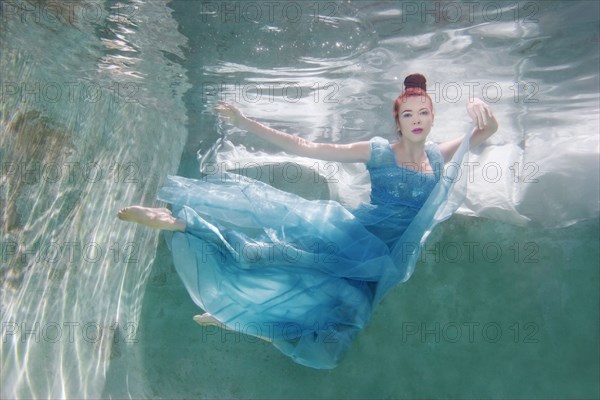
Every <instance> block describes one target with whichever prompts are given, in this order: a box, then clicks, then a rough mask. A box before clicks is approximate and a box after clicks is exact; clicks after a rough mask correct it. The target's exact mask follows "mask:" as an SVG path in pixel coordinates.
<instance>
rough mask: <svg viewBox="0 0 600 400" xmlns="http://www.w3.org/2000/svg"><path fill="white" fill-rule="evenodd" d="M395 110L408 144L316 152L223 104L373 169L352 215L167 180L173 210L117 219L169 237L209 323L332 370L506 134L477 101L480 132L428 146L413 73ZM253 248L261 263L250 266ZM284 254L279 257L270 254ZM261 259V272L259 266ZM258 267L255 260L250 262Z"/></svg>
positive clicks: (262, 189)
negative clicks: (465, 181)
mask: <svg viewBox="0 0 600 400" xmlns="http://www.w3.org/2000/svg"><path fill="white" fill-rule="evenodd" d="M404 85H405V90H404V91H403V92H402V94H401V95H400V96H399V97H398V98H397V99H396V101H395V103H394V108H393V112H394V119H395V123H396V127H397V130H398V135H399V140H398V141H397V142H395V143H392V144H390V143H389V142H388V141H387V140H385V139H383V138H381V137H374V138H372V139H371V140H369V141H362V142H356V143H350V144H330V143H314V142H311V141H307V140H305V139H302V138H300V137H297V136H294V135H290V134H287V133H284V132H281V131H278V130H275V129H272V128H269V127H267V126H264V125H262V124H260V123H258V122H256V121H253V120H251V119H249V118H247V117H246V116H244V115H243V114H242V113H241V112H240V110H238V109H237V108H236V107H234V106H232V105H230V104H227V103H225V102H219V104H220V106H219V107H218V108H216V111H217V112H218V113H219V115H220V116H221V118H223V119H225V120H227V121H228V122H229V123H231V124H233V125H234V126H236V127H238V128H240V129H243V130H246V131H248V132H251V133H253V134H255V135H256V136H258V137H260V138H263V139H265V140H267V141H269V142H271V143H273V144H275V145H277V146H279V147H280V148H281V149H283V150H284V151H286V152H289V153H294V154H296V155H299V156H303V157H309V158H315V159H320V160H325V161H337V162H348V163H365V164H366V167H367V170H368V171H369V174H370V177H371V201H370V203H369V204H362V205H361V206H359V207H358V208H356V209H353V210H348V209H346V208H344V207H343V206H342V205H340V204H339V203H337V202H335V201H314V200H312V201H311V200H306V199H303V198H301V197H299V196H297V195H294V194H291V193H287V192H283V191H281V190H278V189H275V188H273V187H271V186H269V185H267V184H264V183H262V182H259V181H255V180H252V179H240V178H239V177H238V176H236V177H235V178H233V177H232V178H231V179H224V178H223V177H219V178H211V177H207V178H205V179H202V180H193V179H186V178H182V177H176V176H169V177H168V181H167V183H166V186H165V187H163V188H162V189H161V190H160V192H159V194H158V198H159V199H160V200H163V201H165V202H167V203H170V204H171V205H172V208H173V210H172V212H171V211H169V210H168V209H166V208H158V209H157V208H146V207H140V206H131V207H127V208H124V209H122V210H121V211H120V212H119V215H118V216H119V218H120V219H122V220H126V221H132V222H137V223H140V224H144V225H146V226H149V227H152V228H157V229H163V230H167V231H172V232H171V233H170V234H169V235H168V236H169V237H168V239H167V241H168V243H169V247H170V249H171V252H172V255H173V261H174V264H175V268H176V269H177V272H178V273H179V275H180V277H181V278H182V280H183V282H184V285H185V286H186V288H187V290H188V292H189V294H190V295H191V297H192V299H193V300H194V302H195V303H196V304H197V305H198V306H199V307H201V308H202V309H203V310H204V311H205V312H206V313H205V314H203V315H198V316H196V317H194V319H195V320H196V321H197V322H198V323H200V324H206V325H217V326H220V327H222V328H225V329H232V330H237V331H243V332H244V333H249V332H252V334H253V335H254V336H257V337H260V338H262V339H265V340H268V341H270V342H271V343H272V344H273V345H274V346H276V347H277V348H278V349H279V350H281V351H282V352H283V353H284V354H286V355H288V356H290V357H291V358H292V359H293V360H294V361H295V362H297V363H300V364H302V365H306V366H309V367H313V368H334V367H335V366H336V365H337V364H338V363H339V362H340V360H341V359H342V357H343V356H344V354H345V353H346V351H347V350H348V348H349V347H350V346H351V343H352V341H353V339H354V337H355V336H356V334H357V333H358V332H359V331H360V330H361V329H363V328H364V327H365V325H366V324H367V322H368V320H369V318H370V316H371V313H372V311H373V308H374V307H375V306H376V305H377V304H378V303H379V301H380V300H381V299H382V298H383V296H384V295H385V294H386V293H387V291H388V290H389V289H391V288H392V287H393V286H395V285H396V284H398V283H399V282H404V281H406V280H407V279H408V278H409V277H410V275H411V274H412V272H413V270H414V266H415V263H416V261H417V258H418V256H419V251H420V245H422V244H423V242H424V241H425V239H426V237H427V236H428V234H429V232H430V231H431V229H432V228H433V227H434V226H435V225H436V224H437V223H438V222H440V221H441V220H443V219H445V218H447V217H448V216H449V215H450V214H451V212H453V211H454V209H455V208H456V207H458V204H455V205H454V209H452V210H451V211H450V212H449V213H446V215H445V216H442V217H440V214H439V211H440V210H441V209H444V207H446V209H447V208H448V204H447V203H448V201H447V200H448V195H449V192H450V190H451V189H452V186H453V179H446V177H444V176H443V173H444V169H443V166H444V164H445V163H448V162H449V161H450V160H452V162H453V163H454V162H456V163H457V164H458V165H460V161H461V160H462V158H463V155H464V154H465V153H466V152H467V151H468V149H469V146H476V145H478V144H480V143H481V142H483V141H485V140H486V139H487V138H488V137H490V136H491V135H492V134H493V133H494V132H496V130H497V129H498V123H497V121H496V119H495V118H494V116H493V114H492V111H491V110H490V108H489V107H488V106H487V105H486V104H485V103H483V102H482V101H481V100H479V99H474V100H472V101H470V102H468V104H467V112H468V114H469V116H470V117H471V118H472V119H473V122H474V123H475V127H474V128H473V131H472V133H470V134H467V135H464V136H462V137H459V138H457V139H454V140H451V141H448V142H445V143H442V144H439V145H436V144H433V143H431V142H428V141H427V137H428V135H429V132H430V130H431V128H432V125H433V120H434V113H433V102H432V100H431V98H430V97H429V96H428V94H427V92H426V81H425V77H423V76H422V75H420V74H413V75H409V76H408V77H407V78H406V79H405V81H404ZM249 247H251V248H252V249H253V251H254V252H255V253H256V251H258V252H259V253H258V254H260V257H256V256H254V257H253V259H252V260H247V259H246V257H243V256H242V255H243V254H242V253H243V251H242V249H244V248H249ZM274 247H276V248H278V249H280V250H281V249H283V250H282V251H275V252H273V251H272V250H273V248H274ZM256 260H259V261H258V262H254V261H256ZM250 261H252V262H250Z"/></svg>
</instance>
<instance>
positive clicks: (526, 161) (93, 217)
mask: <svg viewBox="0 0 600 400" xmlns="http://www.w3.org/2000/svg"><path fill="white" fill-rule="evenodd" d="M276 3H277V4H276ZM58 13H60V15H61V17H60V18H56V15H57V14H58ZM1 17H2V26H1V28H0V45H1V49H2V57H1V60H0V65H1V71H2V72H1V76H2V78H1V79H2V92H1V95H2V97H1V105H0V107H1V108H0V112H1V113H2V115H1V126H0V134H1V136H0V150H1V153H0V155H1V157H2V160H1V161H2V190H1V191H0V198H1V199H2V221H1V222H2V239H1V242H2V248H1V249H2V254H1V256H2V260H1V264H0V265H1V269H0V273H1V275H0V276H1V279H2V303H1V309H0V311H1V314H2V347H1V348H2V360H1V362H2V364H1V365H2V370H1V372H0V374H1V383H2V385H1V388H0V390H1V397H2V398H48V397H54V398H82V397H86V398H108V397H112V398H115V397H116V398H123V397H130V398H149V397H152V398H154V397H162V398H190V397H193V398H313V397H314V398H405V399H409V398H460V399H463V398H490V399H491V398H515V399H516V398H561V399H564V398H572V399H581V398H598V397H599V396H600V387H599V385H598V377H599V373H600V370H599V361H598V360H599V355H600V354H599V348H598V337H599V332H598V326H599V317H598V315H599V310H598V296H599V292H600V290H599V285H598V282H599V276H598V271H599V270H598V265H599V262H598V261H599V258H600V257H599V254H598V253H599V249H598V242H599V237H598V236H599V220H598V216H599V212H598V210H599V200H598V192H599V183H598V170H599V168H598V167H599V166H598V154H599V149H598V133H599V132H598V123H599V117H598V115H599V114H598V100H599V99H598V92H599V90H598V89H599V87H598V73H597V71H598V59H599V51H598V42H599V40H598V39H599V31H598V21H599V20H600V18H599V9H598V5H597V3H596V2H551V1H543V2H542V1H540V2H535V1H530V2H506V3H504V2H502V3H499V2H470V3H469V2H467V3H465V2H451V1H449V2H396V1H362V2H356V1H352V2H329V1H327V2H325V1H323V2H315V1H305V2H293V1H287V2H283V1H280V2H219V3H217V2H209V1H197V2H194V1H174V2H169V3H167V4H163V2H147V3H144V2H138V1H133V0H132V1H123V2H120V3H116V2H105V1H101V2H100V1H99V2H84V1H78V2H73V1H70V2H68V1H64V2H53V1H44V2H28V1H15V2H3V3H2V16H1ZM38 43H41V45H40V44H38ZM415 71H419V72H422V73H424V74H425V75H426V76H427V77H428V80H429V91H430V93H431V95H432V97H433V99H434V103H435V112H436V116H435V126H434V130H433V131H432V136H431V138H432V139H433V140H436V141H443V140H445V139H448V138H451V137H454V136H456V135H458V134H460V133H462V132H464V131H465V130H466V129H468V128H469V126H470V124H469V121H468V118H467V115H466V112H465V111H464V103H465V101H466V99H467V97H468V95H469V90H472V92H473V93H475V94H476V95H477V96H478V97H482V98H484V100H486V101H488V102H489V103H490V104H492V107H493V109H494V112H495V114H496V116H497V118H498V120H499V122H500V124H501V128H500V130H499V132H498V133H497V134H496V135H495V137H493V138H492V140H490V142H489V143H488V144H487V145H486V146H484V147H482V149H480V150H477V151H475V152H474V155H473V157H472V159H471V161H472V162H473V163H474V164H473V170H472V171H471V172H472V175H473V176H472V179H471V181H470V182H469V195H468V199H467V201H466V202H465V204H464V205H463V206H462V207H461V209H460V210H459V214H458V215H456V216H454V217H453V218H451V219H450V220H448V221H446V222H445V223H443V224H442V225H441V226H439V227H438V228H437V229H436V230H435V231H434V232H433V234H432V236H431V237H430V239H429V241H428V245H427V246H426V248H425V252H424V253H423V256H422V259H421V261H420V262H419V263H418V265H417V268H416V272H415V274H414V275H413V277H412V278H411V279H410V280H409V281H408V282H407V283H405V284H403V285H400V286H398V287H397V288H396V289H395V290H393V291H392V292H391V293H390V295H389V296H388V297H387V298H386V299H385V300H384V302H383V303H382V304H381V305H380V306H379V307H378V308H377V310H376V311H375V313H374V316H373V319H372V320H371V322H370V324H369V326H368V327H367V329H365V331H363V332H362V333H361V335H360V336H359V337H358V339H357V341H356V343H355V344H354V346H353V348H352V350H351V351H350V353H349V354H348V356H347V358H346V359H345V360H344V362H343V363H342V364H341V365H340V366H339V367H338V368H337V369H335V370H333V371H315V370H311V369H307V368H304V367H301V366H299V365H296V364H293V363H292V362H291V361H289V360H288V359H287V358H285V357H284V356H282V355H281V354H280V353H279V352H278V351H277V350H275V349H274V348H272V346H270V345H269V344H267V343H263V342H256V340H255V339H254V338H252V337H250V336H246V335H242V334H235V333H232V332H224V331H219V330H215V329H211V328H202V327H199V326H198V325H196V324H195V323H194V322H193V321H192V319H191V317H192V316H193V315H194V314H197V313H198V312H199V310H198V309H196V307H195V306H194V304H193V303H192V301H191V300H190V298H189V296H188V295H187V293H186V292H185V289H184V288H183V285H182V284H181V282H180V281H179V278H178V276H177V275H176V273H175V271H174V269H173V266H172V264H171V260H170V255H169V253H168V250H167V249H166V246H165V243H164V240H163V238H162V237H161V235H160V234H159V233H157V232H153V231H149V230H147V229H143V228H136V227H133V226H131V225H129V224H124V223H120V222H118V221H117V220H116V219H115V214H116V212H117V211H118V209H119V208H121V207H123V206H125V205H128V204H132V203H142V204H145V205H158V204H159V203H158V202H156V201H155V200H154V197H155V195H156V192H157V190H158V188H159V187H160V185H161V182H162V181H163V179H164V177H165V176H166V175H167V174H175V173H178V174H181V175H184V176H188V177H198V176H200V172H199V164H198V158H197V156H198V155H199V156H200V160H201V161H202V162H203V166H204V172H207V173H214V166H219V167H223V168H226V167H229V168H234V169H235V168H237V170H238V171H241V172H243V173H247V174H250V173H255V169H252V168H249V167H250V166H254V165H255V164H250V163H251V162H261V163H263V162H264V163H269V162H270V163H273V162H280V163H286V162H287V163H290V165H299V164H302V165H305V167H306V168H308V169H303V170H302V171H310V174H311V179H308V180H306V179H305V180H303V181H302V182H301V183H300V182H296V181H294V180H293V179H287V180H286V179H284V180H283V181H282V180H281V179H278V180H276V182H275V184H277V185H282V186H286V188H287V189H288V190H292V191H296V192H300V193H302V194H303V195H306V196H312V197H332V198H335V199H338V200H339V201H341V202H343V203H344V204H349V205H351V204H352V203H354V202H356V201H358V200H359V199H361V198H364V196H365V193H367V192H366V188H367V187H368V182H366V181H365V176H364V170H362V169H361V168H360V167H358V166H353V165H350V166H339V165H335V164H327V163H326V164H315V163H314V162H313V161H312V160H309V161H306V160H300V159H298V158H294V157H290V156H287V155H285V154H282V153H280V152H278V150H277V149H275V148H272V147H269V145H268V144H266V143H264V142H261V141H259V140H257V139H254V138H252V137H250V136H248V135H246V134H245V133H243V132H238V131H235V130H232V129H231V128H230V127H228V126H226V125H222V124H220V123H218V121H217V120H216V118H215V116H214V113H213V112H212V111H211V108H212V107H213V105H214V104H215V102H216V100H218V99H226V100H231V101H236V102H238V103H239V105H240V107H241V108H242V109H243V111H244V112H245V113H247V114H248V115H250V116H252V117H254V118H257V119H259V120H261V121H263V122H266V123H269V124H270V125H272V126H274V127H277V128H280V129H284V130H286V131H288V132H292V133H296V134H299V135H302V136H303V137H306V138H309V139H311V140H321V141H335V142H348V141H353V140H362V139H366V138H369V137H371V136H372V135H374V134H377V135H380V136H385V137H388V138H392V137H393V122H392V121H391V118H390V110H391V105H392V102H393V99H394V98H395V96H396V95H397V94H398V92H399V90H400V83H401V81H402V79H403V77H404V76H405V75H406V74H408V73H411V72H415ZM262 165H264V164H262ZM253 171H254V172H253ZM315 176H316V177H318V179H317V180H316V181H315V179H313V178H314V177H315ZM263 178H264V177H263ZM326 178H330V179H328V180H329V181H330V182H328V183H329V184H328V185H325V184H324V179H326ZM331 178H333V179H331Z"/></svg>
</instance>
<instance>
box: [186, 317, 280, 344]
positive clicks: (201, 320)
mask: <svg viewBox="0 0 600 400" xmlns="http://www.w3.org/2000/svg"><path fill="white" fill-rule="evenodd" d="M194 321H196V322H197V323H198V324H200V325H202V326H216V327H218V328H222V329H227V330H232V329H229V328H228V327H227V326H226V325H225V324H224V323H222V322H221V321H219V320H217V319H216V318H215V317H213V316H212V315H211V314H209V313H204V314H202V315H194ZM246 334H248V333H246ZM251 336H254V337H257V338H259V339H262V340H265V341H267V342H269V343H270V342H272V341H273V340H271V339H269V338H268V337H264V336H258V335H251Z"/></svg>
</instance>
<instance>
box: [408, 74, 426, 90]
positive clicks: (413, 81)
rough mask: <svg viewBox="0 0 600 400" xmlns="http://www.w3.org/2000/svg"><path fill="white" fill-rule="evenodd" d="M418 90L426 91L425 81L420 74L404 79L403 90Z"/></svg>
mask: <svg viewBox="0 0 600 400" xmlns="http://www.w3.org/2000/svg"><path fill="white" fill-rule="evenodd" d="M408 88H419V89H423V90H424V91H427V80H426V79H425V77H424V76H423V75H421V74H411V75H409V76H407V77H406V78H405V79H404V89H408Z"/></svg>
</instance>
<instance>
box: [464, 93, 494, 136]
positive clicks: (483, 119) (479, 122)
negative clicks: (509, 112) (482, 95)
mask: <svg viewBox="0 0 600 400" xmlns="http://www.w3.org/2000/svg"><path fill="white" fill-rule="evenodd" d="M467 112H468V113H469V116H470V117H471V118H472V119H473V122H474V123H475V126H476V127H477V128H478V129H479V130H482V131H483V130H486V128H488V126H489V125H490V121H491V120H492V119H494V114H492V110H491V109H490V108H489V107H488V105H487V104H485V103H484V102H483V101H482V100H480V99H478V98H474V99H473V100H472V101H469V102H468V103H467Z"/></svg>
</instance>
